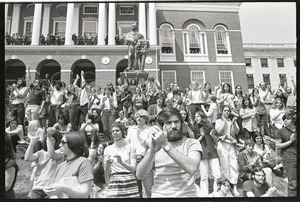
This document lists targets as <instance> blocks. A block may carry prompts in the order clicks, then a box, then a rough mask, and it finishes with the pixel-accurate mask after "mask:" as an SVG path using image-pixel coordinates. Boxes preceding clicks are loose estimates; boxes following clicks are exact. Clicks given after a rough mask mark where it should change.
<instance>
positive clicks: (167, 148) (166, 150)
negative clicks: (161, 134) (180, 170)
mask: <svg viewBox="0 0 300 202" xmlns="http://www.w3.org/2000/svg"><path fill="white" fill-rule="evenodd" d="M170 149H171V147H170V146H169V145H166V146H164V147H163V150H164V151H165V152H166V153H168V152H169V151H170Z"/></svg>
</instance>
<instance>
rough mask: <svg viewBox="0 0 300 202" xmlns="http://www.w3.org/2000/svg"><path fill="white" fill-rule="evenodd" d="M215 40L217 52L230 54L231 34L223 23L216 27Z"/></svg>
mask: <svg viewBox="0 0 300 202" xmlns="http://www.w3.org/2000/svg"><path fill="white" fill-rule="evenodd" d="M215 40H216V47H217V54H223V55H228V54H230V44H229V35H228V32H227V29H226V28H225V27H224V26H222V25H217V26H216V27H215Z"/></svg>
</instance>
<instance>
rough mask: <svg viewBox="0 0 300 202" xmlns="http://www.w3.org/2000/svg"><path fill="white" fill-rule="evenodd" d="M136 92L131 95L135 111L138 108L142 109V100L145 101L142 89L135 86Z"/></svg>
mask: <svg viewBox="0 0 300 202" xmlns="http://www.w3.org/2000/svg"><path fill="white" fill-rule="evenodd" d="M135 91H136V94H134V95H133V97H132V102H133V109H134V111H135V112H137V111H138V110H140V109H143V107H144V102H146V97H145V95H144V94H143V93H142V90H141V88H140V87H138V86H137V87H136V88H135Z"/></svg>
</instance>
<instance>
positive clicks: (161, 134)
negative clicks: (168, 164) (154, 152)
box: [150, 126, 167, 147]
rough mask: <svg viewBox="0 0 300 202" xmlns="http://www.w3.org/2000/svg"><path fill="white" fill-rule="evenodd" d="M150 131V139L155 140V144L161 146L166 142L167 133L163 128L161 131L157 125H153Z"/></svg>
mask: <svg viewBox="0 0 300 202" xmlns="http://www.w3.org/2000/svg"><path fill="white" fill-rule="evenodd" d="M164 128H165V126H164ZM150 133H151V137H152V139H153V140H154V141H155V143H156V145H157V146H159V147H161V146H163V145H166V144H167V134H166V132H165V129H164V131H162V130H161V129H160V128H159V127H158V126H153V127H152V128H151V131H150Z"/></svg>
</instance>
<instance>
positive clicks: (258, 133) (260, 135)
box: [253, 132, 265, 150]
mask: <svg viewBox="0 0 300 202" xmlns="http://www.w3.org/2000/svg"><path fill="white" fill-rule="evenodd" d="M257 137H261V144H262V148H263V150H265V142H264V138H263V136H262V134H261V133H260V132H255V133H254V134H253V141H254V142H255V144H256V140H255V138H257Z"/></svg>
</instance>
